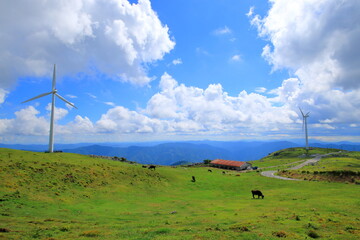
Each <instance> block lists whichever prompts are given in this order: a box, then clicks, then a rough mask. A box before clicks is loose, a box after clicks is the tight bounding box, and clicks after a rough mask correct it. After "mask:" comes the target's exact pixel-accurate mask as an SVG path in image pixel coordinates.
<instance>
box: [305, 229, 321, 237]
mask: <svg viewBox="0 0 360 240" xmlns="http://www.w3.org/2000/svg"><path fill="white" fill-rule="evenodd" d="M308 236H309V237H311V238H319V237H320V235H319V234H317V233H316V232H315V231H313V230H310V231H309V232H308Z"/></svg>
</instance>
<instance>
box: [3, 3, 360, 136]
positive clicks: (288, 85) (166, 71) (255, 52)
mask: <svg viewBox="0 0 360 240" xmlns="http://www.w3.org/2000/svg"><path fill="white" fill-rule="evenodd" d="M0 9H1V10H0V36H1V37H0V72H1V73H2V74H1V75H0V141H1V142H2V143H47V141H48V131H49V103H50V101H51V97H50V96H46V97H43V98H41V99H36V100H34V101H31V102H28V103H24V104H21V102H23V101H25V100H27V99H29V98H31V97H34V96H36V95H39V94H41V93H45V92H49V91H50V90H51V81H52V80H51V78H52V69H53V64H54V63H56V68H57V89H58V93H59V94H60V95H62V96H63V97H65V98H66V99H67V100H68V101H70V102H73V103H74V104H75V105H76V106H77V107H78V109H72V108H71V107H69V106H67V105H66V104H65V103H63V102H62V101H61V100H60V99H57V100H56V107H57V109H56V125H55V142H57V143H77V142H117V141H120V142H131V141H158V140H177V141H178V140H190V139H191V140H203V139H213V140H267V139H277V140H284V139H299V138H302V137H303V131H302V119H301V116H300V112H299V109H298V108H299V107H301V108H302V109H303V110H304V111H305V112H310V117H309V118H308V122H309V135H310V139H312V140H321V141H357V142H359V141H360V136H359V133H360V120H359V116H360V81H359V77H360V71H359V70H358V66H359V64H360V52H359V51H360V50H359V48H358V47H357V44H358V42H360V17H359V16H358V12H359V11H360V3H358V2H357V1H351V0H348V1H336V0H323V1H316V0H307V1H305V0H304V1H296V2H294V1H287V0H276V1H275V0H271V1H266V0H257V1H254V0H252V1H250V0H243V1H235V0H222V1H205V0H197V1H190V0H172V1H149V0H142V1H139V2H138V1H130V2H129V1H126V0H93V1H91V0H81V1H76V2H73V1H70V0H68V1H67V0H64V1H59V2H58V1H54V2H44V1H40V0H35V1H31V3H30V2H28V1H22V0H17V1H11V2H2V3H0Z"/></svg>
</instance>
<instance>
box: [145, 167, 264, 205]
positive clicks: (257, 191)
mask: <svg viewBox="0 0 360 240" xmlns="http://www.w3.org/2000/svg"><path fill="white" fill-rule="evenodd" d="M142 167H143V168H147V169H150V170H154V171H155V170H156V166H155V165H149V166H146V165H143V166H142ZM208 172H212V170H211V169H208ZM222 174H226V172H225V171H222ZM191 182H196V178H195V176H192V177H191ZM251 194H252V196H253V198H255V196H257V198H260V197H261V198H262V199H264V194H263V193H262V192H261V191H260V190H251Z"/></svg>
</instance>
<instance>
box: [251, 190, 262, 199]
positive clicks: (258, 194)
mask: <svg viewBox="0 0 360 240" xmlns="http://www.w3.org/2000/svg"><path fill="white" fill-rule="evenodd" d="M251 193H252V195H253V198H255V196H258V198H260V197H262V198H264V195H263V194H262V192H261V191H260V190H251Z"/></svg>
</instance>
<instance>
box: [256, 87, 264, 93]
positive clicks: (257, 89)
mask: <svg viewBox="0 0 360 240" xmlns="http://www.w3.org/2000/svg"><path fill="white" fill-rule="evenodd" d="M266 91H267V89H266V88H264V87H257V88H255V92H257V93H264V92H266Z"/></svg>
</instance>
